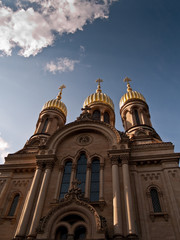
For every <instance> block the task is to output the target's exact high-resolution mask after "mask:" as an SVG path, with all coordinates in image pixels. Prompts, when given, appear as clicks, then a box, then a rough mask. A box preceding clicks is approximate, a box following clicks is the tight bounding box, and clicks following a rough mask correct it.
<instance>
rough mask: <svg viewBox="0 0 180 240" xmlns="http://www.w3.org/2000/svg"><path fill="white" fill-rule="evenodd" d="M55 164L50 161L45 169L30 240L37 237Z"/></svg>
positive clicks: (29, 235) (30, 231)
mask: <svg viewBox="0 0 180 240" xmlns="http://www.w3.org/2000/svg"><path fill="white" fill-rule="evenodd" d="M45 162H46V161H45ZM53 164H54V162H53V161H48V162H47V163H46V168H45V171H44V176H43V180H42V184H41V188H40V191H39V195H38V200H37V203H36V207H35V211H34V214H33V219H32V223H31V227H30V230H29V234H28V238H29V239H32V238H33V237H35V236H36V228H37V227H38V224H39V220H40V217H41V213H42V209H43V205H44V200H45V197H46V192H47V188H48V183H49V179H50V176H51V170H52V167H53Z"/></svg>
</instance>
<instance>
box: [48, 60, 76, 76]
mask: <svg viewBox="0 0 180 240" xmlns="http://www.w3.org/2000/svg"><path fill="white" fill-rule="evenodd" d="M77 63H79V61H78V60H72V59H69V58H58V60H57V62H54V61H51V62H49V63H47V64H46V70H47V71H49V72H52V73H53V74H55V73H56V72H60V73H61V72H69V71H70V72H71V71H73V70H74V66H75V64H77Z"/></svg>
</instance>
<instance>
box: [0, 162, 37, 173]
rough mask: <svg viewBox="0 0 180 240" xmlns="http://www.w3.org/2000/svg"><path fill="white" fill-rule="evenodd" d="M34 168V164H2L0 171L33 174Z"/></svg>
mask: <svg viewBox="0 0 180 240" xmlns="http://www.w3.org/2000/svg"><path fill="white" fill-rule="evenodd" d="M35 168H36V163H27V164H3V165H1V166H0V171H6V172H9V171H13V172H33V171H34V170H35Z"/></svg>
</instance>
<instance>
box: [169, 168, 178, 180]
mask: <svg viewBox="0 0 180 240" xmlns="http://www.w3.org/2000/svg"><path fill="white" fill-rule="evenodd" d="M168 173H169V175H171V176H172V177H174V178H175V177H176V176H177V170H169V171H168Z"/></svg>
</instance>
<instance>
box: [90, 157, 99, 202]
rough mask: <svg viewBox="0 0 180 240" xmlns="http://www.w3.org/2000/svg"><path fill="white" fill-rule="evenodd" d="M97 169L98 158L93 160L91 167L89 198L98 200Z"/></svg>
mask: <svg viewBox="0 0 180 240" xmlns="http://www.w3.org/2000/svg"><path fill="white" fill-rule="evenodd" d="M99 171H100V163H99V160H98V159H95V160H93V162H92V168H91V188H90V200H91V201H99Z"/></svg>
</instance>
